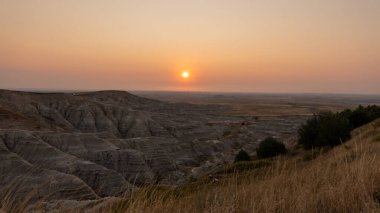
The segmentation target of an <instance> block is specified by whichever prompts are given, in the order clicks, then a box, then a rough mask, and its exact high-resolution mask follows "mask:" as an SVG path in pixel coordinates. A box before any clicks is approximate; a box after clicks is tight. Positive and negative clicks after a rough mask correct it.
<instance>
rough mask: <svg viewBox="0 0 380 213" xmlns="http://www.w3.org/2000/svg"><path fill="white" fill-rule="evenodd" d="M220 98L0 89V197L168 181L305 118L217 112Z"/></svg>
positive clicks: (54, 196) (110, 191)
mask: <svg viewBox="0 0 380 213" xmlns="http://www.w3.org/2000/svg"><path fill="white" fill-rule="evenodd" d="M225 110H226V107H225V106H218V105H192V104H186V103H166V102H160V101H155V100H151V99H146V98H142V97H137V96H135V95H132V94H130V93H127V92H121V91H101V92H91V93H28V92H15V91H7V90H0V191H1V193H0V199H1V200H4V199H9V200H12V199H13V200H17V199H18V198H24V199H25V198H27V199H30V200H38V199H45V200H46V199H47V200H56V201H57V200H61V202H63V200H77V201H78V200H96V199H100V198H102V197H109V196H123V195H124V194H126V193H128V192H129V191H131V190H133V189H134V188H137V187H139V186H141V185H142V184H170V185H177V184H181V183H183V182H185V181H186V180H187V179H188V178H189V177H190V176H193V177H197V176H201V175H205V174H206V173H207V172H211V171H213V169H216V168H218V166H220V165H223V164H225V163H229V162H231V161H233V159H234V156H235V154H236V153H237V152H238V151H239V150H240V149H242V148H244V149H245V150H247V151H248V152H250V153H251V154H254V152H255V148H256V147H257V145H258V141H260V140H261V139H263V138H264V137H266V136H276V137H281V138H283V139H285V140H289V141H290V140H291V139H292V138H291V136H292V135H294V133H295V131H296V129H297V127H298V125H299V124H300V123H301V122H303V121H304V119H305V117H297V116H294V117H287V118H286V119H283V118H268V119H257V118H253V117H234V116H226V115H225V113H224V111H225Z"/></svg>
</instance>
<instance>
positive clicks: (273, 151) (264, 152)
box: [256, 137, 287, 158]
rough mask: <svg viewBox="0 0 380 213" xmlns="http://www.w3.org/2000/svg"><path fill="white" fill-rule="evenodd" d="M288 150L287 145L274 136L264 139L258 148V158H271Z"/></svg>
mask: <svg viewBox="0 0 380 213" xmlns="http://www.w3.org/2000/svg"><path fill="white" fill-rule="evenodd" d="M286 152H287V150H286V148H285V145H284V144H283V143H281V142H279V141H277V140H276V139H274V138H272V137H268V138H266V139H264V140H263V141H262V142H261V143H260V145H259V147H258V148H257V150H256V153H257V157H258V158H269V157H274V156H277V155H280V154H285V153H286Z"/></svg>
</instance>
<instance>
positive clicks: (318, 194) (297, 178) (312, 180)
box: [113, 121, 380, 213]
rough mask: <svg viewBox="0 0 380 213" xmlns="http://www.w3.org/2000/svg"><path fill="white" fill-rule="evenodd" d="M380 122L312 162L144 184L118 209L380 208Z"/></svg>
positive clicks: (285, 161) (298, 159)
mask: <svg viewBox="0 0 380 213" xmlns="http://www.w3.org/2000/svg"><path fill="white" fill-rule="evenodd" d="M378 124H380V122H379V121H378V122H377V123H376V122H375V123H372V124H369V125H367V126H365V127H362V128H360V129H358V130H355V131H354V132H353V135H354V137H353V139H352V140H351V141H349V142H347V143H346V144H345V145H342V146H339V147H337V148H335V149H333V150H330V151H328V152H326V153H323V154H320V155H319V156H318V157H316V158H315V159H312V160H308V161H305V160H304V158H303V157H302V156H300V155H302V154H298V155H296V156H291V157H285V158H278V159H277V160H276V161H275V162H274V163H273V164H272V165H271V166H270V167H267V168H259V169H257V170H253V171H251V172H245V173H240V174H237V173H235V174H232V175H229V176H228V177H226V178H224V179H223V180H221V181H220V182H217V183H212V182H210V183H203V184H196V183H193V184H192V185H191V186H190V187H183V188H182V189H180V191H179V190H178V189H162V188H159V187H155V188H144V189H141V190H140V191H138V192H137V193H135V194H134V195H133V196H132V199H128V200H127V201H125V202H123V203H119V205H118V206H115V207H114V208H113V211H115V212H183V213H184V212H377V211H380V207H379V203H378V202H379V201H380V159H379V156H378V155H379V154H380V143H375V142H374V137H375V136H376V135H377V134H378V133H379V132H380V125H378Z"/></svg>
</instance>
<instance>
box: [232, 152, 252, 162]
mask: <svg viewBox="0 0 380 213" xmlns="http://www.w3.org/2000/svg"><path fill="white" fill-rule="evenodd" d="M250 160H251V157H249V155H248V153H247V152H246V151H244V150H240V151H239V153H238V154H237V155H236V157H235V162H240V161H250Z"/></svg>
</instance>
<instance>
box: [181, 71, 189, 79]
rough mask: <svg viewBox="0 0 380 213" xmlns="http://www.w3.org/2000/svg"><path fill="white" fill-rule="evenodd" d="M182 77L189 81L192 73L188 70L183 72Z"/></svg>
mask: <svg viewBox="0 0 380 213" xmlns="http://www.w3.org/2000/svg"><path fill="white" fill-rule="evenodd" d="M181 76H182V78H183V79H187V78H189V77H190V72H189V71H187V70H184V71H182V73H181Z"/></svg>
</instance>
